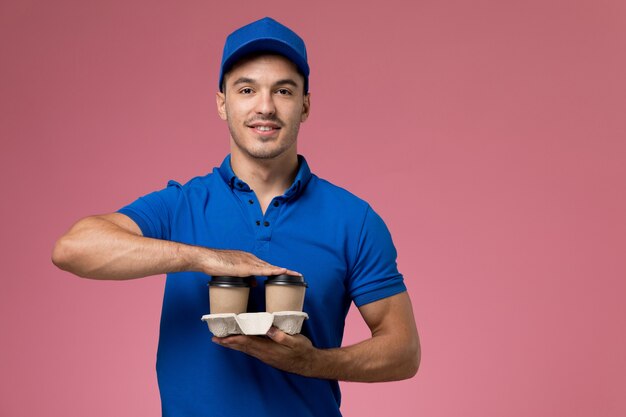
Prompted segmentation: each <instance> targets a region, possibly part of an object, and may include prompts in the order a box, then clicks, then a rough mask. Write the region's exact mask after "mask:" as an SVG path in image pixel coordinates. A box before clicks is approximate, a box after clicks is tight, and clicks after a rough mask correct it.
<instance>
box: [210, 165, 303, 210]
mask: <svg viewBox="0 0 626 417" xmlns="http://www.w3.org/2000/svg"><path fill="white" fill-rule="evenodd" d="M218 171H219V173H220V176H221V177H222V179H223V180H224V182H225V183H226V184H228V186H229V187H230V188H231V189H237V190H240V191H252V190H251V188H250V187H249V186H248V184H246V183H245V182H244V181H243V180H242V179H240V178H238V177H237V175H235V172H234V171H233V168H232V167H231V165H230V154H228V155H227V156H226V158H224V161H223V162H222V165H220V167H219V169H218ZM311 175H312V174H311V169H310V168H309V164H308V163H307V162H306V159H305V158H304V156H302V155H298V173H297V174H296V178H295V179H294V181H293V184H291V187H289V188H288V189H287V191H285V194H284V195H283V196H284V197H285V198H286V199H288V200H290V199H292V198H294V197H297V196H298V195H300V194H301V193H302V191H303V190H304V188H305V187H306V185H307V184H308V183H309V180H310V179H311Z"/></svg>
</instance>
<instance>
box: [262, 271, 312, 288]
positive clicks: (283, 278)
mask: <svg viewBox="0 0 626 417" xmlns="http://www.w3.org/2000/svg"><path fill="white" fill-rule="evenodd" d="M265 284H266V285H267V284H278V285H299V286H301V287H308V285H307V283H306V282H305V281H304V277H303V276H302V275H298V276H295V275H287V274H281V275H270V276H268V277H267V281H265Z"/></svg>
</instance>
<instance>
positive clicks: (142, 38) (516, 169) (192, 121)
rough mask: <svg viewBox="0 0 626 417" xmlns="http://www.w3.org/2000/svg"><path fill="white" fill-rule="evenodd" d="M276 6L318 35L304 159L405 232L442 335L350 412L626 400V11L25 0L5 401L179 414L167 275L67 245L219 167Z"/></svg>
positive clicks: (9, 15) (12, 44) (5, 78)
mask: <svg viewBox="0 0 626 417" xmlns="http://www.w3.org/2000/svg"><path fill="white" fill-rule="evenodd" d="M265 15H271V16H273V17H275V18H277V19H278V20H280V21H282V22H284V23H286V24H287V25H290V26H292V27H294V28H295V29H296V30H297V31H298V32H299V33H300V34H301V35H302V36H303V37H304V38H305V39H306V40H307V42H308V48H309V54H310V62H311V67H312V71H313V72H312V76H311V91H312V115H311V118H310V119H309V121H308V122H307V123H306V124H305V125H304V126H303V129H302V131H301V137H300V152H301V153H303V154H305V155H306V156H307V158H308V160H309V162H310V164H311V166H312V168H313V170H314V171H315V172H316V173H317V174H318V175H319V176H321V177H323V178H327V179H330V180H331V181H333V182H335V183H336V184H338V185H341V186H344V187H346V188H348V189H350V190H351V191H352V192H354V193H356V194H357V195H360V196H361V197H363V198H365V199H366V200H368V201H369V202H370V203H371V204H372V206H373V207H374V208H375V209H376V210H377V211H378V212H379V213H380V214H381V215H382V216H383V218H384V219H385V220H386V222H387V224H388V226H389V228H390V229H391V232H392V234H393V236H394V241H395V243H396V246H397V248H398V251H399V260H398V261H399V266H400V269H401V271H402V272H403V273H404V274H405V277H406V283H407V285H408V287H409V291H410V294H411V296H412V299H413V303H414V308H415V317H416V319H417V323H418V328H419V330H420V334H421V338H422V344H423V361H422V367H421V369H420V372H419V374H418V376H417V377H415V378H414V379H411V380H408V381H403V382H396V383H387V384H359V383H345V384H343V393H344V401H343V406H342V410H343V412H344V414H345V415H346V416H380V415H383V413H385V414H386V415H393V416H429V417H437V416H470V417H473V416H476V417H479V416H481V417H482V416H509V417H516V416H557V415H566V416H569V417H575V416H591V415H593V416H622V415H624V414H626V395H625V393H626V376H625V375H626V355H625V354H624V352H626V332H625V328H626V307H625V306H626V303H625V302H624V298H625V297H624V296H625V295H626V285H625V278H626V261H625V258H626V256H624V253H625V252H626V191H625V190H626V184H625V183H626V181H625V180H626V122H625V111H626V81H625V77H624V74H626V56H625V51H626V29H625V28H626V6H625V3H624V2H623V1H619V0H614V1H610V0H604V1H603V0H584V1H571V0H567V1H565V0H563V1H556V0H550V1H545V0H541V1H540V0H531V1H512V0H511V1H497V0H493V1H417V2H413V1H399V0H391V1H385V2H384V5H380V3H379V2H376V3H374V2H368V1H359V2H356V1H355V2H351V3H348V2H340V1H337V0H333V1H326V2H319V1H317V2H315V3H310V4H307V5H305V4H303V3H302V4H301V3H298V2H293V1H271V0H270V1H266V2H255V3H252V2H249V3H247V4H243V3H239V2H236V1H235V2H223V1H222V2H207V1H197V0H196V1H173V0H169V1H155V0H150V1H148V0H131V1H128V0H124V1H121V0H107V1H78V0H75V1H72V0H58V1H43V0H39V1H37V0H30V1H28V0H13V1H10V0H8V1H7V0H3V1H2V3H0V32H1V33H0V57H1V60H2V63H1V64H0V71H1V74H0V137H1V153H0V163H1V165H0V169H1V170H2V172H1V174H2V175H1V176H0V181H1V184H0V185H1V187H2V188H1V189H2V194H3V196H2V203H1V206H0V208H1V210H2V211H1V213H0V214H1V217H0V218H2V223H3V224H2V226H3V228H2V234H1V235H0V244H1V248H0V249H1V252H0V253H1V256H2V265H3V268H4V273H3V279H2V289H1V290H0V335H1V336H0V337H1V342H0V369H1V371H0V375H1V376H0V415H1V416H10V417H13V416H44V415H46V416H61V415H62V416H91V417H100V416H151V415H158V414H159V412H160V408H159V407H160V405H159V397H158V390H157V384H156V374H155V370H154V368H155V363H154V362H155V354H156V343H157V335H158V323H159V314H160V304H161V297H162V291H163V282H164V279H163V277H154V278H149V279H143V280H136V281H130V282H120V283H116V282H97V281H90V280H81V279H78V278H75V277H73V276H71V275H69V274H67V273H64V272H62V271H59V270H57V269H55V268H54V267H53V265H52V264H51V262H50V253H51V249H52V245H53V243H54V241H55V239H56V238H57V237H58V236H60V235H61V234H62V233H63V232H65V231H66V230H67V229H68V228H69V227H70V226H71V224H72V223H73V222H74V221H76V220H77V219H79V218H81V217H83V216H86V215H89V214H95V213H103V212H110V211H114V210H116V209H117V208H119V207H120V206H122V205H124V204H126V203H128V202H130V201H132V200H133V199H134V198H135V197H137V196H139V195H142V194H145V193H147V192H149V191H152V190H155V189H159V188H161V187H163V186H164V185H165V183H166V181H167V180H168V179H177V180H179V181H186V180H188V179H190V178H191V177H193V176H195V175H199V174H203V173H205V172H207V171H210V170H211V168H212V167H213V166H215V165H216V164H219V163H220V162H221V160H222V158H223V157H224V155H225V153H226V152H227V151H228V140H227V137H228V136H227V130H226V127H225V125H224V124H223V122H222V121H221V120H219V118H218V117H217V114H216V112H215V104H214V92H215V90H216V84H217V75H218V63H219V59H220V55H221V48H222V45H223V41H224V38H225V36H226V34H227V33H229V32H230V31H231V30H233V29H234V28H236V27H238V26H240V25H242V24H244V23H247V22H249V21H251V20H254V19H257V18H260V17H263V16H265ZM367 335H368V333H367V328H366V327H365V326H364V325H363V324H362V322H361V321H360V319H359V317H358V315H357V314H355V313H354V311H353V312H352V313H351V315H350V320H349V323H348V326H347V335H346V342H347V343H352V342H355V341H357V340H360V339H362V338H365V337H367ZM207 337H209V333H208V331H207Z"/></svg>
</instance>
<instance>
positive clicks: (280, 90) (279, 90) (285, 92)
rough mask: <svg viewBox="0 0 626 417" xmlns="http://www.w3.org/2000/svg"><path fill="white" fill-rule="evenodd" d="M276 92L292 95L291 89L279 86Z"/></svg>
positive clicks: (282, 94)
mask: <svg viewBox="0 0 626 417" xmlns="http://www.w3.org/2000/svg"><path fill="white" fill-rule="evenodd" d="M276 93H278V94H279V95H281V96H290V95H291V91H290V90H289V89H287V88H279V89H278V90H276Z"/></svg>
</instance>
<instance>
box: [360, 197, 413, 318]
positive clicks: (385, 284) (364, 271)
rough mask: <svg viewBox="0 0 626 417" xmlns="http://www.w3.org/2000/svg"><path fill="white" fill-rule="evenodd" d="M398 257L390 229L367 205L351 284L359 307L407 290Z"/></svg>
mask: <svg viewBox="0 0 626 417" xmlns="http://www.w3.org/2000/svg"><path fill="white" fill-rule="evenodd" d="M396 258H397V252H396V248H395V246H394V245H393V241H392V239H391V234H390V233H389V229H387V226H386V225H385V223H384V221H383V219H382V218H380V216H379V215H378V214H376V212H374V210H372V208H371V207H369V206H368V208H367V212H366V214H365V219H364V222H363V227H362V229H361V233H360V237H359V244H358V249H357V256H356V261H355V263H354V266H353V268H352V270H351V274H350V277H349V283H348V284H349V289H348V290H349V292H350V296H351V298H352V299H353V300H354V304H356V306H357V307H360V306H362V305H364V304H368V303H371V302H373V301H377V300H380V299H382V298H386V297H390V296H392V295H395V294H398V293H401V292H403V291H406V286H405V285H404V279H403V277H402V275H401V274H400V273H399V272H398V265H397V262H396Z"/></svg>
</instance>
